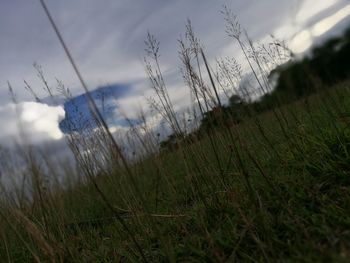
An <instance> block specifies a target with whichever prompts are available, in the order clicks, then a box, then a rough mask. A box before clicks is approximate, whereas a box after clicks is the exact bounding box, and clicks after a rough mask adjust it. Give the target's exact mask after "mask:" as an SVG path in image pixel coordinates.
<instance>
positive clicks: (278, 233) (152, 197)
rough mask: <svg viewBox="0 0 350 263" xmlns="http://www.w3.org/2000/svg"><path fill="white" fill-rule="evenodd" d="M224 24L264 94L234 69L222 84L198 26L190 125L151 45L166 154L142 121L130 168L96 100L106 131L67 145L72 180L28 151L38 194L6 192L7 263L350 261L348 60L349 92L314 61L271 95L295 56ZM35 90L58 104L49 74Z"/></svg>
mask: <svg viewBox="0 0 350 263" xmlns="http://www.w3.org/2000/svg"><path fill="white" fill-rule="evenodd" d="M222 13H223V15H224V19H225V21H226V32H227V34H228V36H229V37H231V38H232V39H233V41H234V43H235V45H236V46H235V48H238V49H239V50H240V51H241V52H242V55H243V57H245V59H246V61H245V63H246V64H247V67H249V70H250V72H251V73H252V74H253V75H254V76H253V78H255V82H256V83H257V84H258V86H259V87H258V91H255V90H253V91H254V92H256V94H251V93H250V91H252V90H248V88H247V87H245V86H244V85H242V83H243V81H242V78H243V70H242V67H241V66H240V65H239V64H238V63H237V62H236V61H235V60H234V59H226V60H222V61H218V65H217V68H218V72H214V71H213V70H212V68H211V66H210V65H209V63H208V61H207V58H206V55H205V52H204V50H205V49H204V48H203V45H202V44H201V43H200V41H199V39H198V38H197V37H196V36H195V34H194V31H193V28H192V26H191V23H190V21H188V24H187V26H186V33H185V38H184V39H180V40H179V47H180V51H179V56H180V61H181V65H182V68H181V69H182V70H181V73H182V74H183V78H184V81H185V85H186V86H187V87H188V88H189V91H190V93H191V95H192V96H191V97H192V98H193V100H192V101H191V103H192V105H191V107H192V110H193V112H192V113H193V116H191V117H193V118H191V120H190V119H189V120H187V119H184V120H180V119H179V118H178V115H177V112H176V111H175V110H174V106H173V104H172V101H171V98H170V96H169V93H168V89H167V86H166V82H165V80H164V77H163V74H162V70H161V66H160V65H161V62H160V55H159V42H158V41H157V39H156V38H155V37H154V36H153V35H151V34H148V36H147V40H146V58H145V69H146V73H147V76H148V78H149V80H150V84H151V88H152V89H153V91H154V97H153V98H151V99H150V100H149V104H150V106H151V108H152V110H153V112H155V113H157V114H158V115H159V116H161V117H162V119H163V120H164V122H165V124H166V125H167V126H168V127H169V128H170V130H171V131H172V135H171V136H170V137H169V140H168V141H166V142H163V143H162V144H161V145H162V147H159V141H160V135H159V132H160V131H154V130H152V127H149V126H148V125H147V121H146V118H145V116H142V114H141V118H140V119H141V120H143V122H141V124H140V125H138V126H137V127H135V126H134V125H133V124H132V122H130V125H131V127H130V131H129V132H130V133H129V136H131V137H127V138H122V139H123V140H125V141H128V142H130V149H132V150H133V152H132V154H131V156H130V151H129V152H128V154H126V152H125V151H123V149H122V147H121V146H120V145H121V144H120V143H119V141H118V140H116V139H115V137H113V135H112V134H111V132H110V131H109V129H108V127H107V125H106V122H105V120H103V118H102V117H101V116H102V115H101V114H100V112H99V110H98V108H97V107H96V104H94V101H93V100H92V99H91V98H89V94H90V93H89V92H87V93H86V96H87V98H88V99H87V100H88V101H89V103H90V106H91V108H90V110H91V112H92V115H93V117H94V118H95V121H96V123H97V124H98V125H97V128H96V129H94V130H93V131H91V130H87V131H84V132H82V133H81V134H80V133H70V134H67V135H66V139H67V143H68V145H69V147H70V149H71V150H72V153H73V155H74V157H75V163H76V167H69V166H68V165H67V164H65V163H63V164H55V163H52V162H51V161H50V160H49V159H48V158H47V156H45V153H44V154H41V155H39V156H38V155H37V154H36V153H35V152H34V150H33V148H31V147H20V149H19V155H20V156H22V158H23V162H24V163H25V167H24V168H25V169H23V170H22V171H21V172H20V173H21V174H22V176H23V178H25V180H26V182H27V184H29V186H30V187H29V188H27V189H25V188H24V187H23V185H19V187H18V188H17V189H15V190H13V189H12V190H11V191H10V192H9V191H7V189H6V188H5V187H4V186H2V185H1V187H2V188H1V190H2V195H1V202H0V244H1V245H0V261H1V262H349V261H350V130H349V127H350V82H349V80H347V81H346V80H345V79H346V78H345V77H344V76H347V75H346V72H347V71H346V70H347V68H345V65H346V62H347V61H344V60H343V58H344V57H345V56H343V55H339V54H338V55H339V56H340V57H341V58H342V60H341V61H343V62H344V64H342V66H341V67H340V68H341V69H342V70H343V71H344V72H343V71H342V72H341V73H342V74H341V76H343V78H340V77H339V76H338V77H339V78H338V77H334V79H333V76H332V78H331V79H332V81H334V82H335V80H344V81H343V82H340V83H338V84H336V85H328V83H327V82H325V81H324V80H323V79H322V76H320V74H315V71H312V70H310V71H307V70H306V69H307V68H310V67H311V66H310V65H312V64H313V63H314V61H313V60H310V61H306V60H303V62H302V63H301V66H300V63H299V64H297V63H296V64H294V68H292V70H291V71H283V70H284V69H282V71H281V72H282V73H281V75H283V76H284V77H283V80H284V82H283V83H282V84H283V85H282V84H281V85H279V86H277V88H275V89H273V87H272V84H271V82H270V79H269V78H270V77H271V75H270V73H271V70H272V69H274V68H276V67H278V66H279V65H281V64H284V63H285V62H287V61H289V62H290V61H291V60H293V54H292V53H291V52H290V50H288V48H286V47H285V45H284V44H283V43H282V42H278V41H277V40H276V39H272V42H271V43H269V44H267V45H265V46H264V45H256V44H254V43H253V42H252V41H251V40H250V39H249V37H248V36H247V35H246V34H244V33H242V32H243V29H241V26H240V24H239V23H238V22H237V20H236V16H234V15H233V14H232V12H231V11H230V10H229V9H228V8H227V7H224V10H223V11H222ZM51 22H52V21H51ZM52 23H53V22H52ZM56 33H57V34H59V32H57V29H56ZM60 41H62V42H61V43H62V44H63V46H64V47H65V52H67V55H69V53H68V51H67V48H66V46H65V45H64V42H63V39H62V38H60ZM344 43H345V42H344ZM346 43H347V44H348V47H350V40H349V41H348V42H346ZM343 46H345V45H343ZM340 49H341V48H340ZM326 51H329V48H326ZM334 52H335V51H334ZM341 54H343V53H341ZM344 54H345V53H344ZM339 56H338V57H339ZM68 57H69V59H70V62H71V63H72V64H73V65H74V66H75V64H74V61H73V59H72V57H71V56H68ZM334 57H335V58H336V56H334ZM321 58H323V55H322V56H321ZM337 61H338V60H336V59H334V63H335V64H337ZM316 62H317V61H316ZM316 62H315V63H314V64H318V65H319V66H320V68H322V71H321V72H323V70H324V67H323V66H324V65H323V64H322V65H321V63H319V62H317V63H316ZM75 70H76V73H77V75H79V79H80V80H81V84H82V86H83V87H84V88H85V89H86V91H87V88H86V86H85V84H84V81H83V79H82V77H81V76H80V74H79V71H78V70H77V69H76V68H75ZM316 73H317V72H316ZM296 76H297V77H296ZM39 77H40V79H42V80H43V82H44V84H45V87H46V88H47V90H48V93H49V94H50V95H51V94H53V93H54V92H52V90H51V89H50V87H49V85H48V84H47V82H46V80H45V78H44V75H43V72H42V71H41V68H40V70H39ZM290 80H293V81H292V82H293V83H292V84H295V83H296V84H298V83H299V84H305V87H304V85H297V87H296V86H295V85H290V84H291V83H289V81H290ZM294 82H295V83H294ZM9 85H10V84H9ZM278 87H279V88H278ZM27 88H28V89H29V90H30V92H31V93H33V94H34V95H35V92H34V91H33V90H32V89H31V88H30V87H27ZM229 89H230V90H229ZM10 91H11V94H12V95H13V97H14V98H15V96H14V94H13V90H12V88H11V87H10ZM60 91H61V93H62V94H61V95H65V94H67V96H68V97H69V94H71V93H70V92H69V90H67V91H66V90H65V87H63V88H62V87H61V88H60ZM228 91H229V93H228ZM295 91H297V92H295ZM223 94H224V95H225V96H226V95H227V96H226V99H227V100H229V102H230V105H229V106H226V105H224V103H223V101H222V97H223ZM228 94H230V95H228ZM232 95H233V96H232ZM234 96H236V97H234ZM237 96H238V97H237ZM35 97H36V95H35ZM258 97H260V100H256V99H257V98H258ZM90 99H91V101H90ZM196 114H197V116H201V118H198V119H195V118H194V116H196ZM200 120H202V122H200ZM190 121H193V123H194V124H195V125H194V126H196V125H197V126H196V128H197V129H194V130H192V132H191V133H190V132H189V131H184V129H183V125H182V124H181V123H183V122H185V123H187V122H190ZM196 121H197V123H196ZM130 149H129V150H130ZM127 155H128V156H130V157H132V158H128V157H127ZM9 165H10V166H11V164H9ZM12 165H13V170H16V169H18V170H19V167H17V166H16V163H14V164H12ZM62 172H64V174H65V177H64V178H65V180H66V181H65V182H64V183H62V182H61V181H59V180H58V174H59V173H62ZM56 179H57V180H56ZM28 189H29V190H28ZM28 191H29V192H28Z"/></svg>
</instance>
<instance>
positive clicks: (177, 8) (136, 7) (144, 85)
mask: <svg viewBox="0 0 350 263" xmlns="http://www.w3.org/2000/svg"><path fill="white" fill-rule="evenodd" d="M46 2H47V5H48V7H49V9H50V10H51V13H52V14H53V17H54V19H55V20H56V22H57V24H58V27H59V28H60V30H61V32H62V34H63V36H64V38H65V40H66V42H67V44H68V46H69V48H70V50H71V52H72V54H73V56H74V58H75V59H76V62H77V64H78V65H79V67H80V69H81V72H82V74H83V76H84V78H85V80H86V81H87V83H88V86H89V88H90V89H94V88H96V87H98V86H105V85H107V84H120V85H127V86H130V87H132V88H131V89H130V94H129V96H124V97H123V99H122V100H121V101H119V104H120V106H121V107H123V108H124V109H125V111H126V112H127V113H130V114H132V111H133V110H132V109H133V108H135V107H140V106H141V107H146V103H145V99H144V98H145V96H149V95H151V90H150V88H149V85H148V82H147V79H146V75H145V73H144V67H143V64H142V58H143V55H144V40H145V37H146V33H147V30H150V31H151V32H152V33H153V34H154V35H155V36H156V37H157V38H158V39H159V40H160V43H161V63H162V67H163V69H164V72H165V77H166V81H167V83H168V85H169V88H170V94H171V96H172V97H173V99H174V101H175V104H176V105H177V106H178V107H182V106H185V102H186V100H185V99H184V98H186V97H188V95H187V94H186V91H185V90H184V89H183V86H184V85H183V83H182V80H181V75H180V74H179V65H180V62H179V59H178V58H177V57H178V53H177V46H178V44H177V39H178V38H179V36H180V35H181V34H183V32H184V26H185V23H186V19H187V18H190V19H191V20H192V23H193V26H194V28H195V30H196V32H197V34H198V36H199V37H200V38H201V40H202V42H203V44H204V45H205V46H206V51H207V54H208V57H209V59H210V61H214V60H215V58H216V57H220V56H226V55H229V56H236V55H238V53H237V51H236V50H235V48H234V46H233V45H232V42H231V40H230V39H229V38H228V37H227V36H226V34H225V25H224V21H223V18H222V16H221V14H220V10H221V9H222V6H223V5H224V4H226V5H228V6H229V7H230V8H231V9H232V10H233V11H234V12H235V13H236V14H237V15H238V17H239V20H240V22H241V24H242V25H243V26H244V27H245V28H246V29H247V31H248V32H249V34H250V36H251V37H252V38H253V39H255V40H263V39H264V38H266V36H268V35H269V34H271V33H273V34H274V35H276V36H277V37H278V38H281V39H284V40H286V41H288V42H290V44H291V45H294V47H295V48H296V49H299V50H302V49H303V47H305V46H307V42H310V41H311V40H312V37H313V34H314V33H317V32H318V33H322V34H325V33H329V32H331V31H332V30H331V29H330V28H329V31H327V32H322V30H320V28H321V29H327V25H331V26H332V27H333V26H334V25H335V24H334V23H333V24H332V21H333V22H334V21H335V22H337V23H338V22H339V21H337V20H336V19H333V20H329V21H327V20H326V19H327V18H329V17H332V15H334V14H338V13H339V11H340V10H347V9H345V7H349V6H348V4H349V2H348V0H264V1H262V0H225V1H224V0H216V1H213V0H147V1H146V0H132V1H131V0H118V1H115V0H74V1H72V0H60V1H57V0H47V1H46ZM341 15H342V16H343V20H344V19H345V18H346V17H347V18H346V19H348V13H347V12H345V11H344V12H343V13H341V14H340V13H339V14H338V15H337V17H338V18H339V17H341ZM322 21H325V22H324V24H319V23H321V22H322ZM316 25H319V26H318V27H316ZM316 29H318V30H316ZM322 34H321V35H322ZM0 36H1V41H0V58H1V59H0V105H1V106H0V120H1V122H2V123H7V125H6V127H5V128H4V129H3V130H2V131H0V144H1V143H2V142H4V141H8V139H9V137H10V136H11V134H13V133H14V132H15V130H16V117H15V116H16V115H15V114H14V107H13V105H12V104H11V100H10V97H9V96H8V89H7V81H10V82H11V84H12V86H13V88H14V90H15V92H16V94H17V97H18V100H19V101H20V102H21V103H23V105H21V108H20V109H22V111H20V113H19V115H20V116H19V118H20V119H21V120H23V121H25V123H26V125H25V126H26V127H27V129H28V130H29V131H28V132H29V133H30V134H31V135H32V137H33V140H34V141H40V140H50V139H58V138H62V136H63V135H62V136H59V132H58V131H57V129H56V128H57V127H58V122H59V121H60V120H62V118H64V111H63V112H62V106H59V105H58V106H56V107H47V105H40V103H35V102H31V104H30V103H29V102H28V101H33V98H32V97H31V96H30V94H29V93H27V92H26V91H25V89H24V84H23V80H26V81H28V82H29V83H30V84H31V86H32V87H33V89H34V90H35V91H36V92H37V93H38V94H39V96H42V97H45V96H47V94H46V93H45V92H44V91H43V88H42V87H43V85H42V83H41V82H40V81H39V80H38V78H37V76H36V71H35V70H34V68H33V66H32V64H33V63H34V62H37V63H39V64H40V65H42V67H43V70H44V73H45V75H46V77H47V80H48V83H49V85H52V87H55V85H56V81H55V78H58V79H60V80H61V81H62V82H63V83H64V84H65V85H66V86H68V87H69V88H70V89H71V91H72V92H73V94H74V95H78V94H80V93H82V90H81V87H80V85H79V82H78V81H77V78H76V76H75V75H74V74H73V71H72V69H71V66H70V64H69V63H68V61H67V59H66V57H65V55H64V53H63V51H62V49H61V47H60V45H59V42H58V41H57V38H56V36H55V35H54V33H53V31H52V29H51V27H50V26H49V23H48V21H47V18H46V17H45V14H44V12H43V10H42V9H41V7H40V5H39V1H37V0H30V1H28V0H2V1H0ZM300 43H301V44H300ZM300 45H302V47H300ZM36 104H39V105H36ZM28 107H29V108H31V112H32V113H31V114H32V116H31V117H30V118H28V116H27V115H28V114H27V115H25V112H24V111H25V110H24V109H28ZM43 111H44V112H45V114H42V112H43ZM39 113H41V114H39ZM50 127H51V128H50ZM50 129H51V130H50ZM37 134H40V136H37ZM43 134H44V135H45V136H44V135H43Z"/></svg>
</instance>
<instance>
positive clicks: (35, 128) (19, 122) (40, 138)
mask: <svg viewBox="0 0 350 263" xmlns="http://www.w3.org/2000/svg"><path fill="white" fill-rule="evenodd" d="M64 116H65V112H64V110H63V107H61V106H55V107H53V106H48V105H46V104H41V103H37V102H21V103H18V104H14V103H9V104H6V105H5V106H2V107H0V120H1V122H2V129H1V133H0V143H1V144H9V143H11V142H13V141H14V140H19V141H20V142H21V143H35V144H37V143H41V142H45V141H49V140H59V139H61V138H62V137H63V134H62V132H61V131H60V129H59V122H60V121H61V120H62V119H63V118H64Z"/></svg>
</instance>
